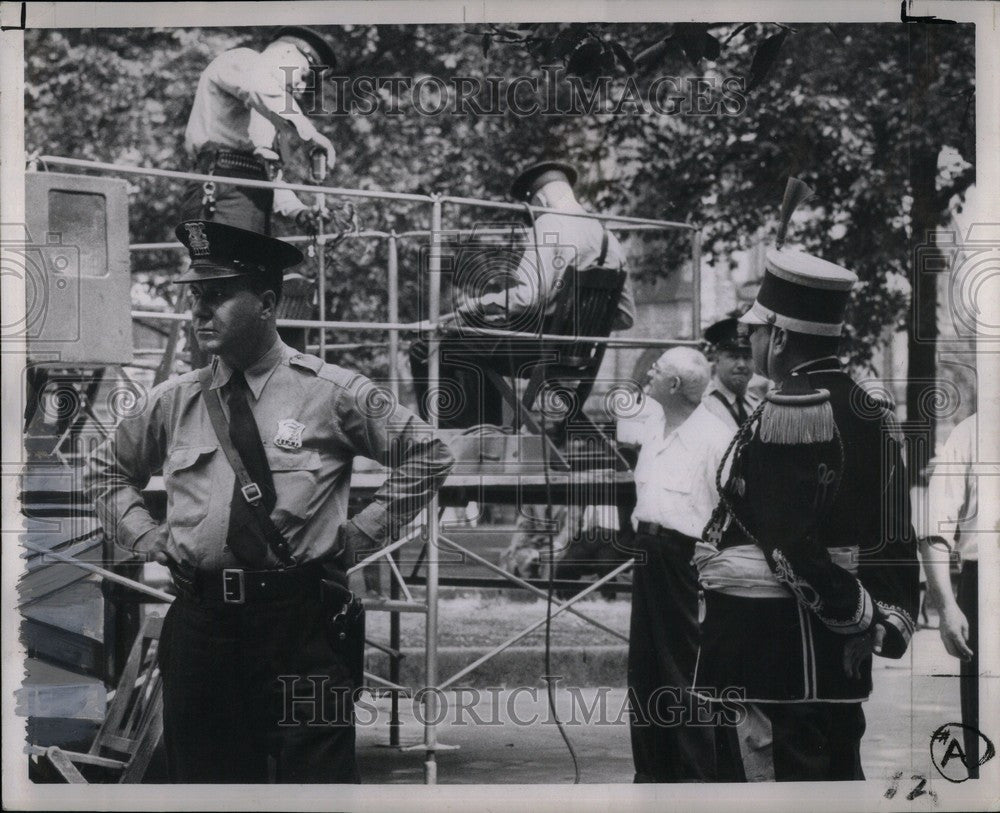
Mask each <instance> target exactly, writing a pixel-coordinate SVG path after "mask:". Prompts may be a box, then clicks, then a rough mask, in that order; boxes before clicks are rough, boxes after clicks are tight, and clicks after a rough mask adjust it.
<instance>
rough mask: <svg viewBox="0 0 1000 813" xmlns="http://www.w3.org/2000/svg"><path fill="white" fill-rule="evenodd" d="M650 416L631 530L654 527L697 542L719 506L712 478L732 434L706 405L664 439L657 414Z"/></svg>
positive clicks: (637, 473)
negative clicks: (648, 524) (649, 524)
mask: <svg viewBox="0 0 1000 813" xmlns="http://www.w3.org/2000/svg"><path fill="white" fill-rule="evenodd" d="M654 415H655V413H652V414H651V417H650V419H649V420H647V421H646V422H645V427H646V433H645V437H643V438H642V441H641V442H642V445H641V447H640V448H639V460H638V462H637V463H636V466H635V491H636V504H635V511H634V512H633V513H632V527H633V528H636V527H637V526H638V523H640V522H655V523H656V524H657V525H662V526H663V527H665V528H670V529H672V530H675V531H679V532H680V533H682V534H684V535H685V536H690V537H693V538H694V539H698V538H700V537H701V532H702V531H703V530H704V528H705V525H706V524H708V520H709V518H710V517H711V515H712V510H713V509H714V508H715V505H716V503H717V502H718V501H719V492H718V490H717V489H716V487H715V475H716V471H717V469H718V468H719V464H720V463H721V462H722V456H723V455H724V454H725V451H726V447H727V446H728V445H729V441H730V440H731V439H732V435H733V432H732V429H730V428H729V427H728V426H727V425H726V424H725V423H723V422H722V421H721V420H719V419H718V418H717V417H716V416H715V415H713V414H712V413H711V412H710V411H709V410H708V408H707V407H706V406H705V404H699V405H698V407H697V408H696V409H695V410H694V412H692V413H691V415H690V416H688V419H687V420H686V421H684V423H682V424H681V425H680V426H679V427H677V428H676V429H674V430H673V431H672V432H669V433H667V434H664V430H665V425H664V422H663V418H662V413H661V415H660V416H658V417H654Z"/></svg>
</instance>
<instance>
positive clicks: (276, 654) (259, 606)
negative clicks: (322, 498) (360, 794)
mask: <svg viewBox="0 0 1000 813" xmlns="http://www.w3.org/2000/svg"><path fill="white" fill-rule="evenodd" d="M160 665H161V669H162V673H163V734H164V744H165V747H166V755H167V769H168V772H169V775H170V779H171V781H173V782H268V781H277V782H358V781H360V778H359V775H358V768H357V762H356V761H355V756H354V721H353V705H352V702H351V695H350V679H349V676H348V670H347V667H346V665H345V662H344V659H343V658H342V657H341V656H340V655H339V654H336V653H334V651H333V650H332V648H331V646H330V644H329V642H328V641H327V638H326V636H325V634H324V631H323V627H322V619H321V615H320V604H319V601H318V597H317V598H316V599H313V598H312V597H309V599H308V600H306V599H304V598H300V597H295V598H291V599H286V600H281V601H273V602H267V603H255V604H249V603H248V604H243V605H238V604H223V603H221V602H202V601H200V600H198V599H196V598H191V597H189V596H187V595H184V594H182V595H180V596H179V597H178V598H177V600H176V601H175V602H174V603H173V604H172V605H171V606H170V609H169V611H168V612H167V617H166V620H165V621H164V624H163V632H162V638H161V641H160Z"/></svg>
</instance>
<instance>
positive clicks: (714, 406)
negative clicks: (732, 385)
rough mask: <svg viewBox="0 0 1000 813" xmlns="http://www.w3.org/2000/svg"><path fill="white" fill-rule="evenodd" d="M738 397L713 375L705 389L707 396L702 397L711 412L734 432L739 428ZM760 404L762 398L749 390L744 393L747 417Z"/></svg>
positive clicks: (744, 406)
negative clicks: (722, 399) (737, 418)
mask: <svg viewBox="0 0 1000 813" xmlns="http://www.w3.org/2000/svg"><path fill="white" fill-rule="evenodd" d="M713 393H718V395H714V394H713ZM720 397H721V398H724V399H725V401H726V403H725V404H723V403H722V401H720V400H719V398H720ZM737 397H738V396H737V395H736V393H735V392H733V391H732V390H731V389H729V387H727V386H726V385H725V384H723V383H722V382H721V381H720V380H719V377H718V376H713V377H712V380H711V381H710V382H709V385H708V389H707V390H705V396H704V397H703V398H702V403H704V404H705V407H706V408H707V409H708V411H709V412H711V413H712V414H713V415H715V417H716V418H718V419H719V420H721V421H722V422H723V423H725V424H726V425H727V426H728V427H729V428H730V430H731V431H732V432H735V431H736V430H737V429H738V428H739V425H738V424H737V421H736V415H737V409H736V400H737ZM759 404H760V398H758V397H757V396H756V395H753V394H752V393H751V392H750V391H749V390H747V392H745V393H743V408H744V409H745V410H746V413H747V417H749V416H750V414H751V413H752V412H753V411H754V410H755V409H756V408H757V406H758V405H759Z"/></svg>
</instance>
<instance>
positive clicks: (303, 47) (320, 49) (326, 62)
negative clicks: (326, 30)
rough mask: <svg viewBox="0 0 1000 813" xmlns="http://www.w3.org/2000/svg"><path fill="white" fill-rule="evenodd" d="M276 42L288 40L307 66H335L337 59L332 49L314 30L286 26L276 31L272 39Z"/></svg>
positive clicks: (297, 26) (298, 26)
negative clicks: (305, 61) (300, 53)
mask: <svg viewBox="0 0 1000 813" xmlns="http://www.w3.org/2000/svg"><path fill="white" fill-rule="evenodd" d="M274 39H275V41H277V40H289V41H290V42H291V43H292V44H293V45H294V46H295V47H296V48H298V49H299V50H300V51H301V52H302V53H303V55H304V56H305V58H306V59H308V60H309V64H310V65H312V66H313V67H314V68H318V67H321V66H322V67H323V68H334V67H336V66H337V57H336V55H335V54H334V53H333V48H332V47H331V46H330V43H329V42H327V41H326V37H324V36H323V35H322V34H320V33H319V31H317V30H316V29H314V28H307V27H306V26H304V25H286V26H285V27H284V28H280V29H278V33H277V34H276V35H275V37H274Z"/></svg>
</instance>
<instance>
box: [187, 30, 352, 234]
mask: <svg viewBox="0 0 1000 813" xmlns="http://www.w3.org/2000/svg"><path fill="white" fill-rule="evenodd" d="M335 65H336V58H335V56H334V53H333V48H331V47H330V44H329V43H328V42H327V41H326V39H325V38H324V37H323V35H322V34H320V33H319V32H317V31H315V30H313V29H311V28H305V27H303V26H286V27H285V28H281V29H279V30H278V32H277V34H276V35H275V38H274V40H273V41H272V42H271V43H270V44H269V45H268V46H267V47H266V48H265V49H264V50H263V52H257V51H254V50H253V49H252V48H232V49H230V50H228V51H225V52H223V53H221V54H219V56H217V57H216V58H215V59H213V60H212V61H211V63H209V65H208V67H207V68H205V70H204V71H203V72H202V74H201V77H200V78H199V79H198V88H197V90H196V91H195V94H194V103H193V105H192V107H191V114H190V116H189V117H188V123H187V129H186V130H185V132H184V147H185V149H186V150H187V152H188V154H189V155H190V156H191V159H192V161H193V162H194V163H195V166H196V170H197V171H198V172H201V173H205V174H208V175H222V176H229V177H233V178H247V179H251V180H259V181H266V180H269V179H270V180H280V179H281V173H280V167H281V164H282V161H283V158H284V157H285V156H283V153H287V151H288V147H287V142H288V139H290V138H291V137H292V134H293V133H294V135H295V137H296V138H298V139H299V140H301V141H302V142H304V143H305V144H306V145H307V147H308V148H309V150H310V152H317V151H318V152H320V153H322V154H323V156H325V161H326V165H327V168H328V169H332V168H333V164H334V160H335V159H336V151H335V150H334V148H333V144H332V143H331V142H330V139H328V138H327V137H326V136H325V135H323V134H322V133H321V132H319V130H317V129H316V126H315V125H314V124H313V123H312V122H311V121H310V120H309V118H308V116H306V114H305V113H304V112H303V110H302V108H301V107H300V105H299V102H298V101H297V100H296V96H297V95H299V94H300V93H302V92H303V91H304V90H305V89H306V88H307V87H309V84H310V83H309V82H308V81H307V79H306V77H307V75H308V74H309V73H310V72H312V74H313V89H314V92H315V88H316V87H317V86H318V83H319V82H321V80H322V73H323V72H325V71H326V70H329V69H331V68H333V67H334V66H335ZM317 96H318V94H317ZM272 212H277V213H278V214H280V215H283V216H285V217H288V218H292V219H294V220H295V221H296V222H297V224H298V225H299V226H300V227H301V228H306V227H308V226H309V225H310V224H311V222H312V221H314V220H315V217H316V215H315V213H314V212H313V210H312V209H310V208H309V207H308V206H306V204H304V203H303V202H302V201H301V200H299V198H298V196H297V195H296V194H295V193H294V192H292V191H291V190H289V189H277V190H272V189H262V188H253V187H244V186H232V185H229V184H220V183H215V182H212V181H209V182H206V183H202V182H200V181H193V182H191V183H190V184H188V186H187V189H186V190H185V193H184V201H183V204H182V206H181V219H182V220H201V219H203V220H215V221H218V222H219V223H228V224H229V225H232V226H238V227H240V228H244V229H249V230H250V231H256V232H261V233H264V234H269V233H270V231H271V213H272Z"/></svg>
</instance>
